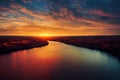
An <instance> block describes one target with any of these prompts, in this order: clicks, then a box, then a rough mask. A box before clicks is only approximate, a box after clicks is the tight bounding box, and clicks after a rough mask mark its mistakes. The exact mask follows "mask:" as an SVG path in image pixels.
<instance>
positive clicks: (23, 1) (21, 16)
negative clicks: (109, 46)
mask: <svg viewBox="0 0 120 80" xmlns="http://www.w3.org/2000/svg"><path fill="white" fill-rule="evenodd" d="M119 5H120V1H119V0H7V1H6V0H3V1H1V2H0V31H1V32H0V34H7V33H11V34H16V33H19V34H20V33H21V34H22V33H30V32H31V31H32V30H34V31H33V33H36V31H37V32H38V33H43V32H53V33H54V32H55V33H57V34H59V35H60V34H61V33H63V32H64V34H68V35H69V34H71V33H72V34H75V35H83V34H84V35H85V34H86V35H87V34H91V35H96V34H101V35H103V34H113V35H119V34H120V33H119V30H120V17H119V16H120V6H119ZM25 26H27V27H25ZM26 28H27V30H26ZM16 31H17V32H16ZM88 32H89V33H88ZM38 33H36V34H38ZM55 33H54V34H55Z"/></svg>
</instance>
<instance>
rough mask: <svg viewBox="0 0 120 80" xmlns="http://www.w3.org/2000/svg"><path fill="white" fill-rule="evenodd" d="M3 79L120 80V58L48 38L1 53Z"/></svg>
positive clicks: (0, 61)
mask: <svg viewBox="0 0 120 80" xmlns="http://www.w3.org/2000/svg"><path fill="white" fill-rule="evenodd" d="M0 80H120V62H119V61H118V60H117V59H116V58H115V57H113V56H111V55H108V54H106V53H104V52H100V51H97V50H91V49H87V48H81V47H75V46H72V45H68V44H64V43H61V42H55V41H49V45H47V46H44V47H40V48H32V49H28V50H21V51H17V52H13V53H11V54H6V55H0Z"/></svg>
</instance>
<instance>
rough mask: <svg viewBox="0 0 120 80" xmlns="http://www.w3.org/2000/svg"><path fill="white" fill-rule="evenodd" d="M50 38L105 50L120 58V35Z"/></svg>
mask: <svg viewBox="0 0 120 80" xmlns="http://www.w3.org/2000/svg"><path fill="white" fill-rule="evenodd" d="M49 40H53V41H59V42H63V43H67V44H70V45H75V46H79V47H85V48H90V49H94V50H100V51H104V52H107V53H110V54H111V55H114V56H116V57H117V58H119V59H120V36H64V37H53V38H49Z"/></svg>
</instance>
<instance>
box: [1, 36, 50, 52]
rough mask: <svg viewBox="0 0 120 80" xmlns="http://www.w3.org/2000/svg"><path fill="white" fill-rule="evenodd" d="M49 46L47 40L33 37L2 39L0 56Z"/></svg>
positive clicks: (6, 37) (7, 37)
mask: <svg viewBox="0 0 120 80" xmlns="http://www.w3.org/2000/svg"><path fill="white" fill-rule="evenodd" d="M46 45H48V42H47V40H43V39H41V38H39V39H38V38H33V37H9V36H5V37H3V36H2V37H0V54H6V53H10V52H14V51H19V50H24V49H31V48H34V47H42V46H46Z"/></svg>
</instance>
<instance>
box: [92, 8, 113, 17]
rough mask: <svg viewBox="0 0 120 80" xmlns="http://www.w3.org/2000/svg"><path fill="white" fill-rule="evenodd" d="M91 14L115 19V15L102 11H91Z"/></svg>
mask: <svg viewBox="0 0 120 80" xmlns="http://www.w3.org/2000/svg"><path fill="white" fill-rule="evenodd" d="M90 13H92V14H95V15H99V16H106V17H111V18H113V17H114V16H113V15H111V14H109V13H105V12H103V11H101V10H91V11H90Z"/></svg>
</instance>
